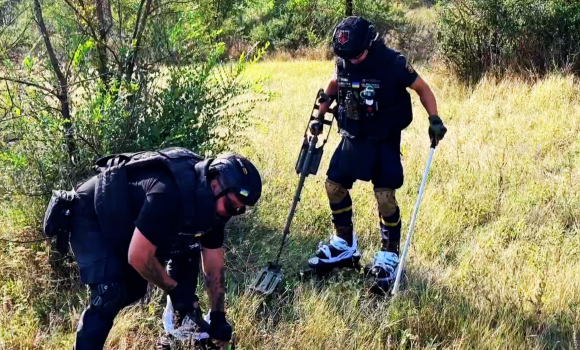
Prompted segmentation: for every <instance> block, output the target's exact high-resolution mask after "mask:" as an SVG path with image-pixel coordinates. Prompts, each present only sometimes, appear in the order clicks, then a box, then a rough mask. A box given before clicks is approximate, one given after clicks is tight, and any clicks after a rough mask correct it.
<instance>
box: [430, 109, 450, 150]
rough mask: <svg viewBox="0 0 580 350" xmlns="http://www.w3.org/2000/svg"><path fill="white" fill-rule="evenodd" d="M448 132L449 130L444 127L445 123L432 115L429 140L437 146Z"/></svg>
mask: <svg viewBox="0 0 580 350" xmlns="http://www.w3.org/2000/svg"><path fill="white" fill-rule="evenodd" d="M446 132H447V128H446V127H445V125H443V121H442V120H441V118H439V116H437V115H432V116H430V117H429V138H430V139H431V141H433V143H434V144H435V146H437V144H438V143H439V141H441V140H442V139H443V137H444V136H445V133H446Z"/></svg>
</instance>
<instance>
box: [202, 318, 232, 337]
mask: <svg viewBox="0 0 580 350" xmlns="http://www.w3.org/2000/svg"><path fill="white" fill-rule="evenodd" d="M209 319H210V321H211V322H210V324H209V332H208V334H209V336H210V338H212V339H214V340H219V341H222V342H229V341H230V340H232V333H233V329H232V326H231V325H230V324H229V322H228V321H227V320H226V314H225V312H219V311H212V312H210V313H209Z"/></svg>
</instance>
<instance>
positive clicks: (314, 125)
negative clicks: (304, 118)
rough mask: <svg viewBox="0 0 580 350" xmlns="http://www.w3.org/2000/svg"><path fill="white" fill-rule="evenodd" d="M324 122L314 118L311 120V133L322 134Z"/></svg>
mask: <svg viewBox="0 0 580 350" xmlns="http://www.w3.org/2000/svg"><path fill="white" fill-rule="evenodd" d="M323 127H324V124H322V122H321V121H320V120H313V121H311V122H310V133H311V134H312V135H317V136H318V135H320V134H322V128H323Z"/></svg>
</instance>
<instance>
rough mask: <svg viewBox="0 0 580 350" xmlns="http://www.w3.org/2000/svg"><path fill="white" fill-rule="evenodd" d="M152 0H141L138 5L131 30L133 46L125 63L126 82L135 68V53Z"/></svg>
mask: <svg viewBox="0 0 580 350" xmlns="http://www.w3.org/2000/svg"><path fill="white" fill-rule="evenodd" d="M151 3H152V0H141V5H140V6H139V11H138V12H137V20H136V21H135V30H134V31H133V40H132V45H133V48H132V50H131V53H130V54H129V57H128V59H127V65H126V66H125V81H126V82H127V83H130V82H131V78H132V77H133V71H134V69H135V63H136V62H137V54H138V52H139V46H140V45H141V37H142V36H143V32H144V31H145V27H146V26H147V19H148V17H149V13H150V11H151ZM143 6H145V9H143Z"/></svg>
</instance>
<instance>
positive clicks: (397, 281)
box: [392, 145, 435, 296]
mask: <svg viewBox="0 0 580 350" xmlns="http://www.w3.org/2000/svg"><path fill="white" fill-rule="evenodd" d="M433 153H435V146H433V145H432V146H431V150H430V151H429V158H427V165H426V166H425V171H423V180H422V181H421V187H420V188H419V196H418V197H417V202H416V203H415V210H414V211H413V218H412V219H411V224H410V225H409V234H407V241H406V242H405V248H404V249H403V255H402V256H401V262H400V264H399V269H398V270H397V279H396V280H395V285H394V286H393V292H392V294H393V296H396V295H397V293H398V292H399V285H400V283H401V275H402V272H403V269H404V268H405V260H406V258H407V253H408V252H409V246H410V245H411V237H412V236H413V229H414V228H415V221H416V220H417V214H418V213H419V207H420V206H421V199H422V198H423V192H424V191H425V184H426V183H427V175H429V168H430V167H431V161H432V160H433Z"/></svg>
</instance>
